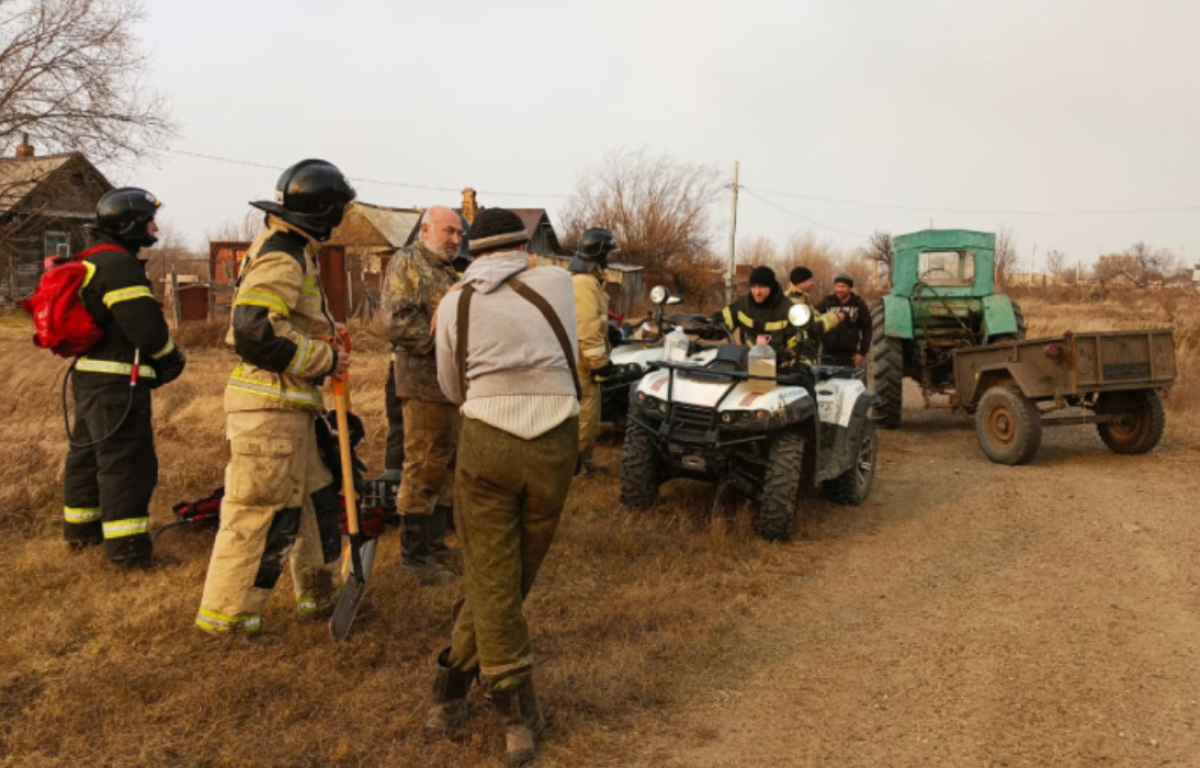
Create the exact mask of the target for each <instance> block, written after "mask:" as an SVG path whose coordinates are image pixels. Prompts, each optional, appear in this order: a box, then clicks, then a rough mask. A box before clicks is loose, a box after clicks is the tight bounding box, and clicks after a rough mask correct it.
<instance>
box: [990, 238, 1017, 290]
mask: <svg viewBox="0 0 1200 768" xmlns="http://www.w3.org/2000/svg"><path fill="white" fill-rule="evenodd" d="M995 259H996V285H997V286H1004V285H1006V284H1007V283H1008V273H1009V272H1012V271H1013V267H1015V266H1016V265H1017V243H1016V240H1015V239H1014V238H1013V233H1012V230H1011V229H1009V228H1008V227H1001V228H1000V229H999V231H998V232H996V252H995Z"/></svg>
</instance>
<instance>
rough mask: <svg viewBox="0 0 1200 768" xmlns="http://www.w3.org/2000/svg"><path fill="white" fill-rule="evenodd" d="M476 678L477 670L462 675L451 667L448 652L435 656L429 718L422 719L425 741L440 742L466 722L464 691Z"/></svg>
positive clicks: (447, 650) (468, 711) (446, 650)
mask: <svg viewBox="0 0 1200 768" xmlns="http://www.w3.org/2000/svg"><path fill="white" fill-rule="evenodd" d="M478 676H479V669H478V668H476V669H474V670H472V671H470V672H462V671H460V670H457V669H454V668H453V667H451V666H450V649H449V648H446V649H444V650H443V651H442V652H441V653H439V654H438V657H437V674H436V675H435V677H434V678H433V690H432V691H431V692H430V694H429V714H427V715H426V716H425V738H426V739H430V740H433V739H444V738H446V737H447V736H450V735H451V734H453V733H454V731H456V730H458V729H459V728H460V727H462V724H463V723H465V722H466V721H467V715H468V714H470V711H471V708H470V706H468V704H467V691H469V690H470V689H471V682H472V681H474V680H475V679H476V678H477V677H478Z"/></svg>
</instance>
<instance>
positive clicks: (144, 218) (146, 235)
mask: <svg viewBox="0 0 1200 768" xmlns="http://www.w3.org/2000/svg"><path fill="white" fill-rule="evenodd" d="M161 205H162V203H161V202H160V201H159V199H158V198H157V197H155V196H154V195H152V194H150V193H149V192H147V191H146V190H144V189H141V188H140V187H121V188H119V189H114V190H112V191H111V192H106V193H105V194H104V196H103V197H101V198H100V202H98V203H96V223H94V224H87V225H86V226H87V228H88V229H90V230H92V231H94V232H100V233H103V234H105V235H108V236H109V237H111V238H113V239H114V240H116V241H117V242H118V243H120V244H121V245H122V246H124V247H125V248H127V249H129V250H130V251H134V252H136V251H137V250H138V249H140V248H149V247H150V246H152V245H154V244H155V243H157V242H158V238H157V237H155V236H154V235H152V234H150V222H152V221H154V217H155V216H156V215H157V214H158V208H159V206H161Z"/></svg>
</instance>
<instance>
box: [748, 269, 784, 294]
mask: <svg viewBox="0 0 1200 768" xmlns="http://www.w3.org/2000/svg"><path fill="white" fill-rule="evenodd" d="M750 285H761V286H763V287H764V288H771V289H772V290H774V289H776V288H778V287H779V280H777V279H776V278H775V270H773V269H771V268H770V267H755V268H754V269H753V270H751V272H750Z"/></svg>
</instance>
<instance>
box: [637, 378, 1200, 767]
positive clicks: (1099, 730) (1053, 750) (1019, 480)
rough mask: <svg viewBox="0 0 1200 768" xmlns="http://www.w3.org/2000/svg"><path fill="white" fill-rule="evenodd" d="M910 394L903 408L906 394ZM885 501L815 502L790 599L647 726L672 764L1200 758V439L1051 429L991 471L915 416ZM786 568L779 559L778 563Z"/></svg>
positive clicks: (890, 453) (900, 445) (887, 445)
mask: <svg viewBox="0 0 1200 768" xmlns="http://www.w3.org/2000/svg"><path fill="white" fill-rule="evenodd" d="M910 402H911V399H910ZM905 417H906V423H905V426H904V427H903V428H902V429H901V430H898V431H894V432H886V433H883V435H882V443H881V454H880V457H881V459H880V460H881V466H880V469H879V474H878V480H877V486H876V491H875V493H874V495H873V496H872V498H871V499H870V501H869V503H868V504H866V505H865V506H863V507H861V508H858V509H846V508H839V507H835V506H833V505H827V504H824V503H820V502H818V503H816V504H815V512H814V514H813V516H812V517H810V519H809V520H807V521H806V523H805V524H804V526H803V529H802V537H803V538H802V543H801V545H800V546H799V547H796V548H795V550H796V554H795V555H794V557H793V559H795V560H796V561H797V569H796V576H797V578H796V581H795V590H794V591H792V592H791V593H788V594H773V595H770V596H769V597H765V598H760V599H759V601H758V605H757V609H756V611H755V616H754V619H753V622H752V623H753V625H754V630H753V631H752V632H746V633H745V635H744V637H740V638H739V642H740V643H741V645H742V648H743V652H742V653H741V654H740V658H739V661H737V662H735V663H734V664H732V665H731V666H730V667H729V668H727V669H724V670H720V671H713V672H712V674H711V675H706V676H704V677H705V679H703V680H699V681H697V683H696V685H695V691H694V700H693V701H692V702H691V703H690V704H689V706H688V707H687V708H686V710H685V711H684V712H683V713H682V714H680V715H679V716H677V717H673V718H671V719H670V720H668V721H667V722H664V723H660V724H656V725H654V726H652V727H651V728H650V729H649V730H650V731H651V733H652V734H653V738H654V742H656V743H655V744H653V745H647V750H648V751H647V755H648V756H650V755H651V754H654V753H656V754H657V755H658V757H660V758H661V759H662V760H663V762H664V763H666V764H668V765H677V766H689V767H692V768H695V767H699V766H756V767H758V766H890V767H892V768H897V767H899V766H922V767H923V768H928V767H929V766H956V767H961V766H1050V765H1071V766H1099V765H1114V766H1165V765H1178V766H1196V765H1200V734H1197V731H1196V720H1197V716H1198V715H1200V705H1198V704H1197V700H1198V699H1200V652H1198V650H1197V649H1198V648H1200V568H1198V567H1197V565H1196V561H1197V551H1198V550H1200V520H1198V519H1197V511H1198V508H1200V502H1198V500H1200V477H1198V473H1197V472H1196V466H1197V462H1198V460H1200V447H1197V446H1196V445H1195V444H1189V442H1188V441H1187V440H1185V439H1184V438H1183V437H1180V436H1179V435H1178V434H1173V433H1171V432H1169V433H1168V437H1167V439H1165V440H1164V442H1163V444H1162V445H1161V447H1160V448H1159V449H1158V450H1157V451H1156V452H1154V453H1152V454H1150V455H1148V456H1141V457H1118V456H1115V455H1113V454H1111V453H1109V452H1108V451H1106V450H1104V449H1103V447H1102V446H1101V444H1100V442H1099V440H1098V438H1097V437H1096V435H1095V432H1094V430H1092V429H1090V428H1085V427H1076V428H1065V429H1058V430H1048V431H1047V432H1046V439H1045V442H1044V446H1043V448H1042V451H1041V453H1040V455H1039V457H1038V458H1037V460H1036V462H1035V463H1034V464H1033V465H1031V466H1026V467H1005V466H1000V465H996V464H991V463H990V462H988V461H986V460H985V459H984V458H983V456H982V454H981V453H980V452H979V450H978V448H977V447H976V445H975V437H974V432H973V431H972V429H971V427H970V424H969V422H967V421H966V420H965V419H963V418H961V417H953V416H951V414H950V413H948V412H946V411H916V410H914V411H908V412H906V414H905ZM786 560H787V558H785V562H786Z"/></svg>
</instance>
